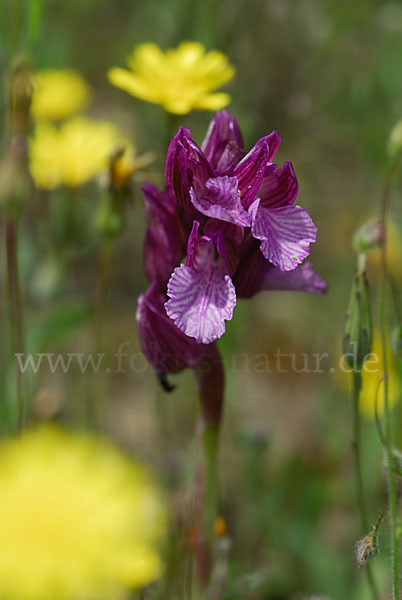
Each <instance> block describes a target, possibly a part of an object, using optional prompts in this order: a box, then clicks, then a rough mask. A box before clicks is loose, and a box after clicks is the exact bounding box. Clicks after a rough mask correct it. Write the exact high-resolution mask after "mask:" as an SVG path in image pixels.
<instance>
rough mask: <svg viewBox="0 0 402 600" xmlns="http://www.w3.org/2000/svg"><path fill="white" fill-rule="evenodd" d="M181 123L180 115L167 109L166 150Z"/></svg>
mask: <svg viewBox="0 0 402 600" xmlns="http://www.w3.org/2000/svg"><path fill="white" fill-rule="evenodd" d="M179 125H180V115H175V114H173V113H170V112H167V111H166V150H167V149H168V146H169V144H170V141H171V139H172V138H173V137H174V136H175V135H176V133H177V131H178V129H179Z"/></svg>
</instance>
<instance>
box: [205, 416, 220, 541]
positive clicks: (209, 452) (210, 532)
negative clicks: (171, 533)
mask: <svg viewBox="0 0 402 600" xmlns="http://www.w3.org/2000/svg"><path fill="white" fill-rule="evenodd" d="M201 436H202V461H203V462H202V467H203V473H204V507H203V512H204V515H203V527H204V532H205V534H206V535H207V536H208V538H207V539H208V542H209V543H212V542H213V536H214V524H215V520H216V518H217V516H218V473H217V461H218V448H219V427H218V426H217V425H205V426H204V428H203V431H202V433H201Z"/></svg>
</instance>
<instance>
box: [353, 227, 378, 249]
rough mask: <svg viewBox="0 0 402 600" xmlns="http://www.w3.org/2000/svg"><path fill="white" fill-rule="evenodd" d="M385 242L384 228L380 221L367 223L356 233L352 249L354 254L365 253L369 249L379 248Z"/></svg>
mask: <svg viewBox="0 0 402 600" xmlns="http://www.w3.org/2000/svg"><path fill="white" fill-rule="evenodd" d="M384 241H385V227H384V223H383V222H382V221H369V222H368V223H365V224H364V225H362V226H361V227H359V229H358V230H357V231H356V233H355V235H354V236H353V247H354V249H355V250H356V252H358V253H360V252H365V251H366V250H369V249H370V248H376V247H381V246H382V245H383V244H384Z"/></svg>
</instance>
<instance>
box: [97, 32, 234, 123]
mask: <svg viewBox="0 0 402 600" xmlns="http://www.w3.org/2000/svg"><path fill="white" fill-rule="evenodd" d="M127 64H128V66H129V67H130V69H131V70H130V71H129V70H127V69H121V68H119V67H113V68H112V69H110V70H109V72H108V78H109V81H110V82H111V83H112V84H113V85H115V86H117V87H119V88H122V89H123V90H125V91H126V92H129V93H130V94H132V95H133V96H136V97H137V98H141V99H142V100H146V101H148V102H153V103H154V104H161V105H162V106H163V107H164V108H165V110H167V111H168V112H170V113H174V114H178V115H183V114H186V113H188V112H190V111H191V110H192V109H193V108H199V109H205V110H220V109H221V108H223V107H224V106H226V105H227V104H229V102H230V96H229V94H225V93H223V92H219V93H214V92H215V90H217V89H218V88H220V87H221V86H222V85H224V84H225V83H227V82H228V81H230V80H231V79H232V77H233V76H234V74H235V69H234V67H233V66H232V65H231V64H230V63H229V61H228V58H227V56H226V55H225V54H223V53H222V52H219V51H218V50H211V51H210V52H206V50H205V47H204V46H203V45H202V44H200V43H198V42H183V43H181V44H180V46H178V48H176V49H170V50H167V51H166V52H163V51H162V50H161V49H160V48H159V47H158V46H157V45H156V44H151V43H148V44H141V45H140V46H137V48H135V49H134V51H133V53H132V54H131V56H129V57H128V59H127Z"/></svg>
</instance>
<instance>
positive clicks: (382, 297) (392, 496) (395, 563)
mask: <svg viewBox="0 0 402 600" xmlns="http://www.w3.org/2000/svg"><path fill="white" fill-rule="evenodd" d="M381 262H382V273H383V275H382V280H381V283H380V290H379V312H380V333H381V353H382V359H383V374H384V423H385V427H384V429H385V441H386V456H387V472H388V486H389V504H390V516H391V519H390V524H391V546H392V550H391V555H392V596H393V600H400V585H399V536H398V498H397V486H396V481H395V473H394V469H393V461H394V458H393V454H392V448H393V437H394V436H393V427H392V418H391V412H390V406H389V376H388V361H387V337H388V327H387V316H388V310H387V291H388V281H387V269H386V254H385V248H383V249H382V261H381Z"/></svg>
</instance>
